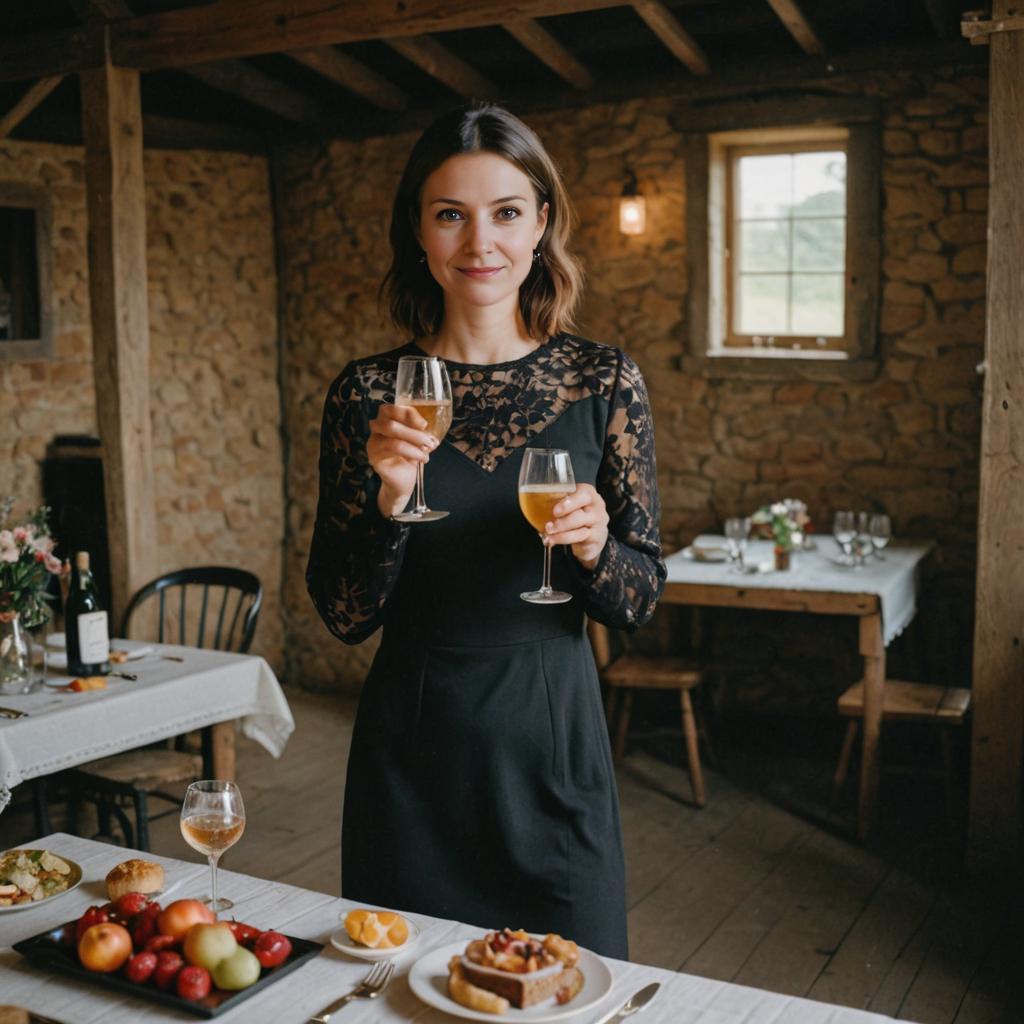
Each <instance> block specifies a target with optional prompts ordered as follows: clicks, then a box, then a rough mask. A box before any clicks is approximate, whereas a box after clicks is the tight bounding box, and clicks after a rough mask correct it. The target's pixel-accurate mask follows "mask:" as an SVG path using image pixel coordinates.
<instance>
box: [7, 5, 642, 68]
mask: <svg viewBox="0 0 1024 1024" xmlns="http://www.w3.org/2000/svg"><path fill="white" fill-rule="evenodd" d="M621 5H622V0H459V2H458V3H452V2H451V0H415V2H409V0H400V2H396V0H362V2H360V3H341V2H325V0H220V2H219V3H216V4H213V5H211V6H209V7H198V8H196V7H192V8H188V9H185V10H177V11H166V12H165V13H163V14H152V15H149V16H147V17H143V18H132V19H131V20H129V21H122V22H116V23H115V24H114V25H113V26H112V30H111V31H112V34H111V59H112V60H113V61H114V63H116V64H120V65H123V66H125V67H134V68H139V69H143V70H155V69H157V68H167V67H177V66H180V65H183V64H198V63H204V62H209V61H217V60H228V59H232V58H238V57H246V56H252V55H255V54H258V53H280V52H282V51H290V50H303V49H308V48H309V47H311V46H327V45H332V44H338V43H353V42H358V41H360V40H366V39H385V38H396V37H401V36H405V37H408V36H419V35H425V34H427V33H431V32H450V31H454V30H457V29H468V28H481V27H484V26H488V25H498V24H500V23H501V22H503V21H507V20H509V19H510V18H539V17H545V16H548V15H554V14H574V13H577V12H579V11H591V10H599V9H603V8H608V7H619V6H621ZM2 58H3V51H2V49H0V67H2V64H3V60H2ZM2 74H3V72H2V71H0V76H2ZM34 77H38V75H36V76H34Z"/></svg>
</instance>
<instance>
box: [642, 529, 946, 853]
mask: <svg viewBox="0 0 1024 1024" xmlns="http://www.w3.org/2000/svg"><path fill="white" fill-rule="evenodd" d="M818 543H819V545H820V546H819V548H818V549H817V550H814V551H801V552H798V553H797V554H795V555H794V556H793V565H792V568H791V569H790V570H789V571H786V572H774V571H772V572H759V573H757V574H751V575H739V574H738V573H736V572H734V571H733V569H732V567H731V566H729V565H727V564H723V563H707V562H698V561H694V560H692V559H690V558H688V557H686V556H685V555H684V554H683V552H676V553H675V554H673V555H670V556H669V557H668V558H667V559H666V565H667V567H668V579H667V582H666V584H665V592H664V594H663V595H662V598H661V600H662V602H663V603H666V604H686V605H695V606H704V607H712V608H748V609H757V610H760V611H783V612H810V613H812V614H818V615H852V616H855V617H856V618H857V620H858V623H859V650H860V655H861V657H862V658H863V659H864V676H863V678H864V723H863V725H864V728H863V739H862V749H861V765H860V792H859V797H858V807H857V832H858V835H859V836H860V838H861V839H862V840H866V839H867V838H868V835H869V833H870V830H871V824H872V821H873V817H874V805H875V796H876V793H877V791H878V756H879V737H880V735H881V727H882V691H883V688H884V685H885V648H886V646H887V644H888V643H889V641H890V640H891V639H892V637H893V636H894V635H896V634H898V633H899V632H900V631H902V629H903V628H905V626H906V625H907V624H908V623H909V621H910V619H911V618H912V617H913V614H914V610H915V607H916V605H915V603H914V600H915V598H916V593H917V588H918V578H919V572H920V568H921V565H922V562H923V561H924V559H925V557H926V556H927V554H928V552H929V551H930V550H931V548H932V546H933V545H932V543H931V542H930V541H921V542H903V543H895V544H893V545H892V546H891V547H890V548H888V549H887V550H886V552H885V561H873V562H869V563H868V565H866V566H864V567H858V568H853V569H850V568H844V567H840V566H839V565H837V564H836V562H835V557H834V556H835V552H836V549H835V546H834V544H833V542H832V541H831V540H828V539H824V538H822V539H821V540H820V541H819V542H818ZM723 544H724V540H723ZM770 559H771V545H770V544H769V543H767V542H761V543H757V542H755V543H752V544H751V545H750V546H749V548H748V553H747V564H748V565H757V564H759V561H760V564H762V565H765V564H766V562H765V560H770ZM908 597H909V604H908ZM887 606H888V607H887ZM886 615H888V616H889V621H886V619H885V616H886ZM895 619H898V621H893V620H895Z"/></svg>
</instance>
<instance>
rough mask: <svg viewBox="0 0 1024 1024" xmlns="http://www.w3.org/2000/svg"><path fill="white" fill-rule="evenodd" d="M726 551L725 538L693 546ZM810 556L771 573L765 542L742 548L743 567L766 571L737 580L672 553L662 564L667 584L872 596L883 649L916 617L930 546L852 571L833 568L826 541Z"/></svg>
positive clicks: (832, 548)
mask: <svg viewBox="0 0 1024 1024" xmlns="http://www.w3.org/2000/svg"><path fill="white" fill-rule="evenodd" d="M698 542H699V543H700V544H701V545H703V546H711V545H720V546H721V547H722V548H724V547H725V546H726V541H725V538H724V537H717V538H716V537H713V536H711V535H707V534H705V535H702V536H701V537H699V538H697V541H696V542H695V543H698ZM816 544H817V547H816V549H815V550H813V551H797V552H794V554H793V556H792V561H791V567H790V568H789V569H788V570H786V571H785V572H775V571H771V570H770V567H771V565H772V561H773V556H772V545H771V542H770V541H752V542H751V543H750V544H748V545H747V552H746V558H745V561H746V564H747V565H748V566H758V565H759V566H761V567H763V568H768V569H769V571H765V572H755V573H744V574H740V573H739V572H737V571H736V570H735V569H734V568H733V567H732V566H731V565H729V564H728V563H726V562H701V561H697V560H695V559H693V558H690V557H687V555H686V554H684V551H686V550H688V549H684V551H677V552H675V554H672V555H669V556H668V558H666V559H665V564H666V566H667V567H668V582H669V583H697V584H701V583H703V584H710V585H718V586H726V587H743V588H744V589H747V590H754V589H765V590H814V591H826V592H832V593H839V594H875V595H876V596H877V597H878V598H879V600H880V602H881V608H882V630H883V635H884V640H885V645H886V646H887V647H888V645H889V643H890V642H891V641H892V640H894V639H895V638H896V637H898V636H899V635H900V633H902V632H903V630H904V629H906V628H907V626H908V625H910V622H911V620H912V619H913V618H914V614H915V613H916V611H917V591H918V583H919V576H920V572H921V564H922V562H923V560H924V557H925V556H926V555H927V554H928V552H929V551H931V549H932V547H933V546H934V545H933V544H932V542H931V541H897V542H894V543H893V544H891V545H890V546H889V547H887V548H886V549H885V552H884V557H885V561H879V560H878V559H876V558H869V559H868V561H867V564H866V565H859V566H855V567H850V566H843V565H839V564H838V563H837V556H838V555H839V549H838V548H837V547H836V544H835V542H834V541H833V540H832V539H831V538H827V537H820V538H818V539H817V540H816Z"/></svg>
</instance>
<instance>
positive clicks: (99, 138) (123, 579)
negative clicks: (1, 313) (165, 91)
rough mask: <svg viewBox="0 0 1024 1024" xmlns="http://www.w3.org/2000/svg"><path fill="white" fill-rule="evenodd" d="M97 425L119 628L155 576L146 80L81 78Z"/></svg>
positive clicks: (116, 72) (130, 75) (129, 75)
mask: <svg viewBox="0 0 1024 1024" xmlns="http://www.w3.org/2000/svg"><path fill="white" fill-rule="evenodd" d="M82 128H83V135H84V139H85V186H86V201H87V206H88V214H89V299H90V303H91V307H92V345H93V369H94V374H95V381H96V419H97V423H98V425H99V433H100V439H101V440H102V442H103V476H104V485H105V490H106V504H107V531H108V534H109V537H110V576H111V591H112V592H111V609H110V610H111V613H112V618H111V621H112V622H113V623H117V622H119V621H120V616H121V612H122V611H123V610H124V608H125V605H126V604H127V602H128V597H129V596H130V595H131V594H132V593H134V592H135V591H136V590H137V589H138V588H139V587H141V586H142V585H143V584H144V583H146V582H147V581H148V580H150V579H151V578H152V577H153V576H154V575H155V573H154V567H155V565H156V511H155V503H154V487H153V455H152V447H153V445H152V436H151V427H150V418H149V303H148V300H147V294H146V290H147V286H148V281H147V273H146V199H145V192H144V179H143V169H142V109H141V105H140V102H139V74H138V72H137V71H125V70H122V69H120V68H115V67H112V66H111V65H110V64H109V63H108V64H107V65H106V66H105V67H103V68H100V69H98V70H96V71H87V72H84V73H83V74H82Z"/></svg>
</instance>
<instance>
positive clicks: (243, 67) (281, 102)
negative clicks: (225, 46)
mask: <svg viewBox="0 0 1024 1024" xmlns="http://www.w3.org/2000/svg"><path fill="white" fill-rule="evenodd" d="M180 70H181V71H182V72H183V73H184V74H186V75H190V76H192V77H193V78H197V79H199V81H201V82H205V83H206V84H207V85H209V86H211V87H212V88H214V89H219V90H220V91H221V92H226V93H231V94H232V95H233V96H237V97H239V98H240V99H243V100H245V101H246V103H252V104H253V105H255V106H257V107H263V109H264V110H269V111H271V112H272V113H274V114H277V116H278V117H283V118H285V120H288V121H294V122H295V123H296V124H301V125H306V126H308V127H316V126H317V125H322V124H326V123H327V122H328V120H329V117H328V114H327V111H326V110H325V109H324V108H323V107H321V106H320V104H319V103H317V102H316V101H315V100H311V99H310V98H309V97H308V96H306V95H304V94H303V93H301V92H299V91H298V90H297V89H293V88H292V87H291V86H289V85H285V84H284V83H283V82H279V81H278V80H277V79H276V78H272V77H271V76H270V75H268V74H266V73H265V72H263V71H260V70H259V69H258V68H252V67H249V65H248V64H244V63H242V61H234V60H230V61H223V62H221V63H220V64H199V65H191V66H189V67H186V68H181V69H180Z"/></svg>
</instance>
